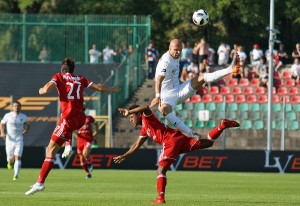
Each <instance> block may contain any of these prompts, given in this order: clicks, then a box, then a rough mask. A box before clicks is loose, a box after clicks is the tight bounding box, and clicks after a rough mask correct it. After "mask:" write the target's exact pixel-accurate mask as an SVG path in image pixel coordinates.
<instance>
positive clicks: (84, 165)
mask: <svg viewBox="0 0 300 206" xmlns="http://www.w3.org/2000/svg"><path fill="white" fill-rule="evenodd" d="M80 164H81V167H82V169H84V171H85V172H86V174H89V173H90V172H89V169H88V164H87V163H86V162H81V163H80Z"/></svg>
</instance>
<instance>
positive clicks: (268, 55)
mask: <svg viewBox="0 0 300 206" xmlns="http://www.w3.org/2000/svg"><path fill="white" fill-rule="evenodd" d="M274 51H275V50H274V49H273V57H274ZM265 57H266V60H267V64H269V61H270V46H269V47H268V49H267V50H266V51H265Z"/></svg>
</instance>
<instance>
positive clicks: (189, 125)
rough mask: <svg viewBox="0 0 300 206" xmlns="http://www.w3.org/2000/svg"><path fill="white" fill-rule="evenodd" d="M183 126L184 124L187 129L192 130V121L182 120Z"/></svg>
mask: <svg viewBox="0 0 300 206" xmlns="http://www.w3.org/2000/svg"><path fill="white" fill-rule="evenodd" d="M184 124H185V125H186V126H188V127H189V128H192V127H193V121H192V120H189V119H187V120H184Z"/></svg>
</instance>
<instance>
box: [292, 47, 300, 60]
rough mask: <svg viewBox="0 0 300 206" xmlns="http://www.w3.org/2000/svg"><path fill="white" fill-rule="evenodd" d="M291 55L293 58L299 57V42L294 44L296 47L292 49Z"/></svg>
mask: <svg viewBox="0 0 300 206" xmlns="http://www.w3.org/2000/svg"><path fill="white" fill-rule="evenodd" d="M292 57H293V58H294V59H296V58H298V59H299V58H300V44H296V49H294V51H293V53H292Z"/></svg>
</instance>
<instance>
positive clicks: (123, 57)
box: [119, 43, 129, 60]
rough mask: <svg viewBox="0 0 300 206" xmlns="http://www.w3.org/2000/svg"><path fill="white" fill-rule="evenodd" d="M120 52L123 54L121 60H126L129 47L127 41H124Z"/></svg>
mask: <svg viewBox="0 0 300 206" xmlns="http://www.w3.org/2000/svg"><path fill="white" fill-rule="evenodd" d="M119 54H120V55H121V57H122V58H121V60H125V59H126V58H127V57H128V55H129V54H128V49H127V45H126V44H125V43H122V48H121V49H119Z"/></svg>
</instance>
